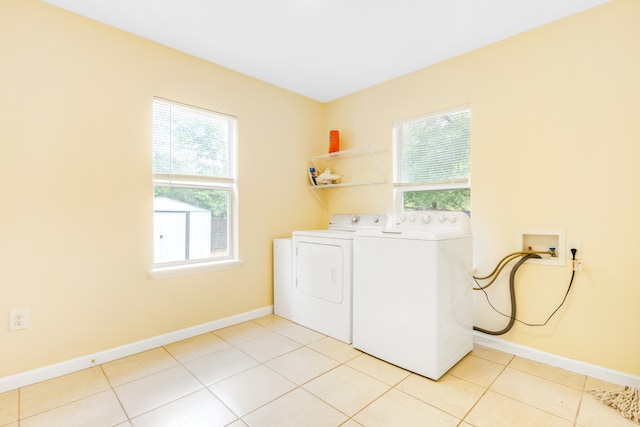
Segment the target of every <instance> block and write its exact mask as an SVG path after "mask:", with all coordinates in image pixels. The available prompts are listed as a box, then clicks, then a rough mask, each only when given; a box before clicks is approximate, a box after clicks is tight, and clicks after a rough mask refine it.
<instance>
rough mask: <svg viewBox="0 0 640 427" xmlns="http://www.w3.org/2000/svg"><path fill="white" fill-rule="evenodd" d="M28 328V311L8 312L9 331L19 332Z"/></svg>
mask: <svg viewBox="0 0 640 427" xmlns="http://www.w3.org/2000/svg"><path fill="white" fill-rule="evenodd" d="M28 327H29V309H28V308H14V309H13V310H9V331H19V330H20V329H27V328H28Z"/></svg>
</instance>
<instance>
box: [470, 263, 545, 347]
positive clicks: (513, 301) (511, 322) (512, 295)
mask: <svg viewBox="0 0 640 427" xmlns="http://www.w3.org/2000/svg"><path fill="white" fill-rule="evenodd" d="M532 258H541V256H540V255H538V254H534V253H531V254H527V255H525V256H523V257H522V258H521V259H520V261H518V262H517V263H516V265H514V266H513V268H512V269H511V274H510V275H509V296H510V298H511V316H509V323H508V324H507V326H506V327H505V328H504V329H502V330H500V331H489V330H487V329H483V328H480V327H478V326H474V327H473V329H474V330H475V331H479V332H482V333H485V334H489V335H502V334H506V333H507V332H509V330H510V329H511V328H512V327H513V325H514V324H515V323H516V292H515V277H516V271H518V268H520V266H521V265H522V264H524V263H525V262H526V261H527V260H528V259H532Z"/></svg>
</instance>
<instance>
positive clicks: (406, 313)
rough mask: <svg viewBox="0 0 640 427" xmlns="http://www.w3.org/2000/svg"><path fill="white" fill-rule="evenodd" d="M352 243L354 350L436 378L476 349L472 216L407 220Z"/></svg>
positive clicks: (426, 215)
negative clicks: (473, 301)
mask: <svg viewBox="0 0 640 427" xmlns="http://www.w3.org/2000/svg"><path fill="white" fill-rule="evenodd" d="M353 245H354V248H353V250H354V261H353V262H354V283H353V299H354V307H353V310H354V311H353V346H354V347H356V348H358V349H360V350H362V351H364V352H366V353H369V354H371V355H372V356H375V357H377V358H380V359H382V360H386V361H387V362H390V363H393V364H394V365H397V366H400V367H402V368H405V369H407V370H409V371H412V372H415V373H417V374H420V375H423V376H425V377H428V378H431V379H434V380H437V379H438V378H440V377H441V376H442V375H443V374H444V373H445V372H446V371H448V370H449V369H450V368H451V367H452V366H453V365H455V364H456V363H457V362H458V361H459V360H460V359H462V358H463V357H464V356H465V355H466V354H467V353H469V352H470V351H471V350H472V348H473V324H472V323H473V319H472V289H473V284H472V250H473V248H472V237H471V227H470V223H469V217H468V216H467V215H466V214H465V213H463V212H439V211H422V212H414V213H410V214H405V215H402V216H399V217H397V218H396V221H394V225H393V226H392V227H390V228H389V229H386V230H378V231H361V232H357V233H356V234H355V236H354V243H353Z"/></svg>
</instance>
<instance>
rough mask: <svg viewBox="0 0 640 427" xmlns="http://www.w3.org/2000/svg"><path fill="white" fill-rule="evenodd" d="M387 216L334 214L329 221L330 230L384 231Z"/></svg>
mask: <svg viewBox="0 0 640 427" xmlns="http://www.w3.org/2000/svg"><path fill="white" fill-rule="evenodd" d="M387 219H388V216H387V215H386V214H333V215H331V220H330V221H329V229H330V230H345V231H357V230H365V229H382V228H384V227H385V226H386V225H388V224H387V222H388V221H387Z"/></svg>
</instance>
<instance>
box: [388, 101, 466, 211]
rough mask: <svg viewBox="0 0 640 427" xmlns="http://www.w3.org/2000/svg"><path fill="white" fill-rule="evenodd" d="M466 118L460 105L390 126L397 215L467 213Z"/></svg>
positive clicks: (464, 110)
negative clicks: (411, 212) (408, 212)
mask: <svg viewBox="0 0 640 427" xmlns="http://www.w3.org/2000/svg"><path fill="white" fill-rule="evenodd" d="M470 119H471V110H470V108H469V107H468V106H465V107H461V108H456V109H452V110H446V111H440V112H437V113H434V114H428V115H424V116H421V117H414V118H409V119H404V120H399V121H397V122H395V123H394V124H393V146H394V168H393V169H394V180H393V181H394V201H395V205H396V210H397V211H404V210H423V209H439V210H460V211H465V212H467V213H469V212H470V206H471V188H470V169H471V152H470V140H471V132H470V128H471V123H470V122H471V120H470Z"/></svg>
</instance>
